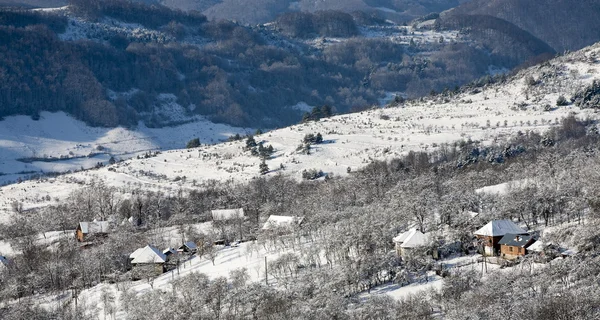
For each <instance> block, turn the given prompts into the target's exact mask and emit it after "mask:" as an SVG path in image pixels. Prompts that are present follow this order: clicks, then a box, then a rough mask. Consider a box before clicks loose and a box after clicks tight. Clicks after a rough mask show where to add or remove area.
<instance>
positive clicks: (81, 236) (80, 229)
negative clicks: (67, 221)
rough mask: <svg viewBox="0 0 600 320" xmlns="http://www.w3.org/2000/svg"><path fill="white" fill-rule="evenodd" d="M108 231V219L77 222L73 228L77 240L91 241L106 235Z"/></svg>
mask: <svg viewBox="0 0 600 320" xmlns="http://www.w3.org/2000/svg"><path fill="white" fill-rule="evenodd" d="M109 233H110V223H109V222H108V221H91V222H79V225H77V229H76V230H75V238H76V239H77V241H79V242H83V241H92V240H94V239H97V238H101V237H106V236H108V234H109Z"/></svg>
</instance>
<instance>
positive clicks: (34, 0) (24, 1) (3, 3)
mask: <svg viewBox="0 0 600 320" xmlns="http://www.w3.org/2000/svg"><path fill="white" fill-rule="evenodd" d="M65 5H67V1H66V0H0V7H30V8H57V7H62V6H65Z"/></svg>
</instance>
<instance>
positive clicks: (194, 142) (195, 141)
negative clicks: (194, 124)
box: [185, 138, 200, 149]
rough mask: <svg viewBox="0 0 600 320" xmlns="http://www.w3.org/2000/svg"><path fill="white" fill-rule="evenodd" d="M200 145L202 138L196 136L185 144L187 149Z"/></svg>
mask: <svg viewBox="0 0 600 320" xmlns="http://www.w3.org/2000/svg"><path fill="white" fill-rule="evenodd" d="M199 146H200V138H194V139H192V140H190V141H188V143H187V144H186V145H185V147H186V148H187V149H191V148H198V147H199Z"/></svg>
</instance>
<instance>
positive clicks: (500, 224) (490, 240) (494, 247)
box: [474, 220, 527, 256]
mask: <svg viewBox="0 0 600 320" xmlns="http://www.w3.org/2000/svg"><path fill="white" fill-rule="evenodd" d="M508 233H511V234H518V235H525V234H527V231H525V230H523V229H522V228H521V227H519V226H518V225H516V224H515V223H514V222H512V221H510V220H492V221H490V222H489V223H488V224H486V225H485V226H483V227H482V228H481V229H479V230H477V231H475V232H474V234H475V236H476V237H477V239H478V240H479V241H480V242H481V245H482V246H483V252H484V253H485V254H486V255H490V256H492V255H498V253H499V252H500V244H499V242H500V239H502V237H504V236H505V235H506V234H508Z"/></svg>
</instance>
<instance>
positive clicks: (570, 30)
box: [447, 0, 600, 52]
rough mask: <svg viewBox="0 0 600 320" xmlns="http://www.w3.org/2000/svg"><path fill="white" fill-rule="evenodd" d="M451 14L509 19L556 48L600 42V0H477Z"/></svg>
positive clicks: (459, 7)
mask: <svg viewBox="0 0 600 320" xmlns="http://www.w3.org/2000/svg"><path fill="white" fill-rule="evenodd" d="M447 14H448V15H465V14H467V15H491V16H494V17H497V18H500V19H504V20H506V21H509V22H511V23H513V24H515V25H516V26H518V27H519V28H521V29H523V30H525V31H528V32H530V33H531V34H533V35H534V36H536V37H538V38H540V39H541V40H543V41H544V42H546V43H548V44H549V45H550V46H551V47H553V48H554V49H555V50H556V51H558V52H562V51H565V50H577V49H580V48H582V47H585V46H588V45H591V44H592V43H595V42H596V41H598V36H599V35H600V34H599V31H598V30H599V29H600V19H599V17H600V1H598V0H578V1H568V0H548V1H522V0H492V1H490V0H474V1H470V2H466V3H464V4H462V5H460V6H458V7H456V8H454V9H453V10H451V11H449V12H448V13H447Z"/></svg>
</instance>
